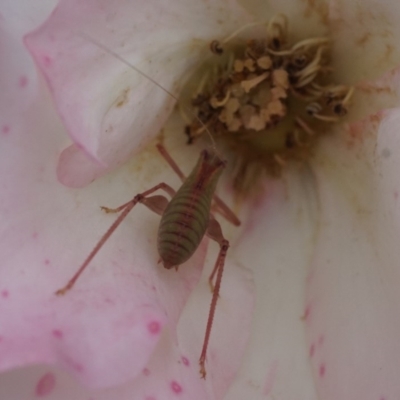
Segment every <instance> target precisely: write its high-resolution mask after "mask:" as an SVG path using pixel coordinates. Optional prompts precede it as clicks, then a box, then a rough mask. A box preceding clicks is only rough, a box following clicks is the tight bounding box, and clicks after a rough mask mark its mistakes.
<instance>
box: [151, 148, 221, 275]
mask: <svg viewBox="0 0 400 400" xmlns="http://www.w3.org/2000/svg"><path fill="white" fill-rule="evenodd" d="M224 167H225V163H224V162H223V161H221V160H220V159H219V158H218V157H217V156H216V155H214V154H210V153H209V152H207V151H203V152H202V154H201V156H200V159H199V161H198V163H197V165H196V167H195V168H194V170H193V172H192V173H191V174H190V176H189V177H188V178H187V179H186V181H185V182H184V183H183V185H182V186H181V188H180V189H179V190H178V191H177V193H176V194H175V196H174V197H173V198H172V199H171V201H170V202H169V204H168V206H167V208H166V209H165V211H164V214H163V216H162V217H161V222H160V226H159V229H158V252H159V254H160V257H161V260H162V261H163V264H164V267H165V268H172V267H175V266H178V265H180V264H183V263H184V262H185V261H187V260H188V259H189V258H190V257H191V256H192V254H193V253H194V252H195V251H196V249H197V247H199V245H200V242H201V240H202V239H203V236H204V234H205V232H206V230H207V227H208V222H209V219H210V208H211V200H212V196H213V194H214V191H215V186H216V184H217V181H218V178H219V176H220V174H221V172H222V170H223V168H224Z"/></svg>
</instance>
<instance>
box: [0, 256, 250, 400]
mask: <svg viewBox="0 0 400 400" xmlns="http://www.w3.org/2000/svg"><path fill="white" fill-rule="evenodd" d="M224 276H225V278H224V281H223V285H222V291H221V298H220V301H219V306H218V310H217V314H216V318H215V324H214V329H213V332H212V339H211V345H210V354H209V360H208V362H207V379H206V380H205V381H204V380H202V379H200V376H199V366H198V357H199V354H200V346H201V344H202V338H203V336H202V335H203V333H204V328H205V320H206V318H207V315H208V305H209V300H210V297H211V294H210V291H209V287H208V283H207V281H206V279H204V280H203V282H202V285H201V286H200V287H199V288H198V289H197V290H196V291H195V293H194V294H193V295H192V297H191V300H190V304H189V306H188V307H187V308H186V310H185V313H184V315H183V317H182V319H181V321H180V323H179V329H178V337H179V345H178V344H177V343H176V340H175V339H174V336H175V335H174V334H173V335H171V334H170V333H169V329H165V330H164V331H163V333H162V335H161V340H160V341H159V342H158V344H157V347H156V348H155V351H154V353H153V355H152V356H151V358H150V360H149V363H148V364H147V365H146V366H144V367H143V369H142V370H141V373H140V374H139V375H138V376H137V377H136V379H134V380H131V381H130V382H127V383H126V384H124V385H122V386H119V387H116V388H111V389H106V390H95V391H94V390H90V389H88V388H84V387H82V386H81V385H80V384H79V383H78V382H76V381H74V380H72V379H71V377H69V376H67V375H66V374H65V373H62V372H60V371H59V370H56V369H54V368H50V367H30V368H24V369H20V370H15V371H12V372H7V373H3V374H1V375H0V398H2V399H3V398H10V396H14V397H12V398H18V399H19V400H30V399H31V398H32V395H33V394H34V395H36V397H38V398H41V397H46V399H48V400H52V399H54V400H67V399H68V400H70V399H74V400H81V399H82V400H87V399H96V400H112V399H118V400H125V399H126V400H128V399H129V400H130V399H144V400H158V399H163V400H173V399H177V398H178V399H182V400H207V399H210V400H211V399H222V398H223V397H224V394H225V392H226V390H227V388H228V386H229V385H230V384H231V382H232V380H233V379H234V378H235V372H236V370H237V368H238V365H239V363H240V361H241V359H242V354H243V350H244V348H245V344H246V342H247V336H248V332H249V327H250V324H251V316H252V307H253V287H252V284H251V283H250V281H249V272H248V271H247V270H246V269H245V268H243V267H238V266H235V265H234V264H232V263H230V262H228V263H227V269H226V273H225V275H224ZM239 332H240V334H238V333H239ZM232 349H235V351H232Z"/></svg>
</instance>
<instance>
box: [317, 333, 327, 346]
mask: <svg viewBox="0 0 400 400" xmlns="http://www.w3.org/2000/svg"><path fill="white" fill-rule="evenodd" d="M324 340H325V337H324V335H321V336H320V337H319V338H318V346H322V345H323V344H324Z"/></svg>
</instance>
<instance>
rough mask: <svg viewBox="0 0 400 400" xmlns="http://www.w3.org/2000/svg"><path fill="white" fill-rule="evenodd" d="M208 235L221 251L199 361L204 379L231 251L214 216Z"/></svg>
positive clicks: (210, 280)
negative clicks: (228, 254)
mask: <svg viewBox="0 0 400 400" xmlns="http://www.w3.org/2000/svg"><path fill="white" fill-rule="evenodd" d="M206 235H207V236H208V237H209V238H210V239H212V240H215V241H216V242H217V243H218V244H219V246H220V249H219V253H218V257H217V260H216V262H215V265H214V269H213V271H212V273H211V275H210V278H209V283H210V286H211V288H212V292H213V295H212V299H211V305H210V312H209V314H208V321H207V327H206V333H205V336H204V342H203V348H202V350H201V355H200V359H199V364H200V375H201V377H202V378H205V377H206V368H205V362H206V356H207V347H208V342H209V340H210V334H211V328H212V323H213V320H214V314H215V309H216V306H217V301H218V297H219V290H220V287H221V280H222V273H223V272H224V265H225V258H226V254H227V252H228V249H229V242H228V240H226V239H225V238H224V235H223V234H222V229H221V225H220V224H219V223H218V221H217V220H216V219H214V217H213V216H212V215H211V216H210V221H209V223H208V229H207V232H206ZM215 275H216V280H215V285H214V284H213V279H214V277H215Z"/></svg>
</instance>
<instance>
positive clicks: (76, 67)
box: [26, 0, 248, 186]
mask: <svg viewBox="0 0 400 400" xmlns="http://www.w3.org/2000/svg"><path fill="white" fill-rule="evenodd" d="M138 10H140V12H138ZM247 20H248V17H247V14H245V12H244V11H243V10H242V9H241V8H240V7H238V6H237V5H236V2H235V1H233V0H230V1H229V3H226V2H224V3H223V6H222V5H221V4H220V3H215V2H214V3H206V2H198V1H191V2H188V1H181V2H177V1H174V2H165V1H161V0H159V1H158V2H142V1H128V2H127V1H122V0H121V1H117V2H113V3H110V2H108V1H100V0H90V1H85V2H81V1H78V0H74V1H71V0H64V1H61V2H60V4H59V6H58V7H57V9H56V10H55V12H54V13H53V14H52V16H51V18H49V19H48V20H47V21H46V23H45V24H44V25H43V26H42V27H41V28H40V29H38V30H37V31H36V32H34V33H32V34H29V35H28V36H27V37H26V44H27V46H28V48H29V49H30V51H31V53H32V55H33V56H34V58H35V61H36V63H37V65H38V66H39V68H40V69H41V70H42V72H43V74H44V76H45V77H46V80H47V82H48V84H49V86H50V88H51V92H52V95H53V97H54V99H55V101H56V104H57V109H58V112H59V114H60V116H61V118H62V119H63V121H64V123H65V125H66V127H67V129H68V132H69V134H70V136H71V138H72V139H73V141H74V142H75V144H77V145H78V146H79V147H80V148H82V149H83V150H84V151H85V152H86V153H87V154H88V155H90V156H91V157H92V159H93V160H96V161H97V163H98V164H99V165H95V164H93V168H94V169H95V170H96V171H98V170H99V166H100V167H101V168H103V169H104V171H106V170H111V169H112V168H115V167H116V166H117V165H120V164H122V163H123V162H125V161H126V160H127V159H128V158H129V157H130V156H131V155H132V154H133V153H135V152H138V151H139V150H140V149H141V148H143V146H144V145H145V144H146V143H148V141H150V140H151V139H152V138H153V137H154V136H155V135H156V134H157V133H158V132H159V130H160V129H161V127H162V126H163V124H164V123H165V121H166V119H167V117H168V115H169V113H170V111H171V110H172V107H173V104H174V102H175V100H174V99H173V98H172V97H171V96H170V95H169V94H168V93H166V92H165V91H164V90H162V89H160V88H159V87H157V86H156V85H155V84H154V83H153V82H151V81H150V80H149V79H147V78H145V77H143V76H142V75H140V74H138V73H137V72H136V71H135V70H133V69H132V68H130V67H127V65H125V64H124V63H122V62H121V61H120V60H118V59H116V58H115V57H114V56H112V55H110V54H107V53H106V52H105V51H104V50H102V49H101V48H99V47H98V46H96V45H94V44H93V43H91V42H90V40H88V39H87V38H86V37H84V36H83V35H89V36H90V37H92V38H95V40H97V41H98V42H100V43H101V44H102V45H104V46H105V47H107V48H109V49H112V51H115V52H116V53H118V54H120V55H121V56H122V57H124V58H125V59H127V60H129V62H130V63H132V64H134V65H136V66H137V67H138V68H139V69H140V70H142V71H144V72H145V73H146V74H147V75H149V76H151V77H152V78H153V79H154V80H155V81H156V82H158V83H159V84H160V85H162V86H163V87H164V88H166V89H167V90H169V91H172V92H174V93H179V89H180V87H181V86H182V84H183V82H184V80H183V79H182V78H183V77H184V76H185V73H186V72H187V71H189V70H190V69H191V68H192V67H193V66H194V65H195V64H196V63H197V62H198V61H199V56H200V55H201V54H202V52H203V51H204V49H206V51H207V49H208V42H210V41H211V40H212V39H215V38H216V37H217V38H218V37H223V36H225V35H226V34H227V33H231V32H232V31H234V30H235V29H236V28H237V27H239V26H241V25H242V24H244V23H246V21H247ZM207 54H208V53H207ZM71 157H72V158H68V157H64V158H63V159H62V160H61V162H62V164H63V165H62V166H61V167H59V169H61V170H63V171H64V173H63V175H62V176H63V177H64V178H65V181H64V180H63V182H64V183H67V184H69V183H70V182H72V185H73V186H81V185H82V182H83V180H85V179H86V183H89V182H90V181H91V180H92V179H93V176H95V175H96V174H97V173H96V172H91V171H90V170H88V169H87V168H85V169H84V171H85V175H83V176H81V177H80V178H78V179H79V180H80V182H79V183H77V184H73V179H72V178H74V177H76V174H75V171H76V166H75V165H74V161H75V160H76V158H75V157H74V156H73V155H72V156H71ZM86 166H87V165H86ZM70 169H71V175H72V178H70V179H68V178H66V175H67V174H68V171H69V170H70ZM104 171H103V172H104ZM86 173H87V175H86Z"/></svg>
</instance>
